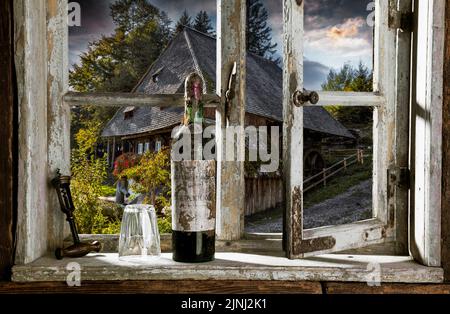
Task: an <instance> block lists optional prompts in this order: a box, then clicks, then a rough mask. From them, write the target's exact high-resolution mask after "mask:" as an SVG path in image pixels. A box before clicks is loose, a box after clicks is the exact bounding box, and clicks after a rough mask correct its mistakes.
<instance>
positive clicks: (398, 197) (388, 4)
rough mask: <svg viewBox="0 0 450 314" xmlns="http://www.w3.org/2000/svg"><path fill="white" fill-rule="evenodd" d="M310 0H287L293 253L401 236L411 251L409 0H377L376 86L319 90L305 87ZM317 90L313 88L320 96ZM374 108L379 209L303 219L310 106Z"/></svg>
mask: <svg viewBox="0 0 450 314" xmlns="http://www.w3.org/2000/svg"><path fill="white" fill-rule="evenodd" d="M304 5H305V4H304V1H301V0H300V1H299V0H284V36H285V37H284V75H283V76H284V84H283V88H284V92H283V93H284V175H285V182H286V219H285V226H284V228H285V240H286V242H285V247H286V251H287V256H288V257H289V258H292V259H295V258H302V257H307V256H311V255H316V254H319V253H327V252H339V251H343V250H348V249H357V248H363V247H365V246H368V245H372V244H380V243H385V242H393V241H395V247H396V253H397V254H399V255H408V254H409V253H408V233H407V232H408V231H407V226H408V186H407V181H408V180H403V179H406V178H407V176H408V170H407V168H408V139H409V90H410V64H411V62H410V60H411V32H410V31H409V29H407V28H408V25H407V23H404V22H405V21H408V18H407V16H408V15H407V13H408V12H412V1H410V0H378V1H375V31H374V87H373V90H374V92H372V93H366V92H361V93H360V92H356V93H354V92H352V93H347V92H318V96H319V100H318V102H317V103H316V104H314V105H313V104H312V103H311V100H313V101H312V102H316V101H317V99H311V97H310V96H311V95H309V94H308V92H306V91H304V89H303V78H304V77H303V55H304ZM403 13H404V14H403ZM313 96H314V95H313ZM329 105H341V106H359V107H362V106H364V107H367V106H369V107H372V108H373V111H374V116H373V121H374V123H373V125H374V126H373V140H374V143H373V151H374V156H373V192H372V193H373V215H372V217H373V218H371V219H367V220H364V221H358V222H354V223H349V224H345V225H339V226H325V227H320V228H315V229H305V228H304V226H303V214H304V206H303V180H304V174H303V172H304V171H303V147H304V140H305V139H304V134H303V126H304V121H303V117H304V116H303V112H304V110H305V106H322V107H323V106H329Z"/></svg>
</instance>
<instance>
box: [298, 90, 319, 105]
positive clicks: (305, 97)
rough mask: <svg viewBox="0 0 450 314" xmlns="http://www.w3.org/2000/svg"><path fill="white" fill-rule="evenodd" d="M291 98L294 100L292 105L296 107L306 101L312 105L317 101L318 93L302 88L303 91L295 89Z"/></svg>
mask: <svg viewBox="0 0 450 314" xmlns="http://www.w3.org/2000/svg"><path fill="white" fill-rule="evenodd" d="M292 98H293V100H294V105H295V106H297V107H301V106H303V105H304V104H306V103H308V102H309V103H311V104H313V105H315V104H317V103H318V102H319V94H318V93H317V92H314V91H308V90H306V89H303V91H299V90H298V91H295V93H294V95H293V96H292Z"/></svg>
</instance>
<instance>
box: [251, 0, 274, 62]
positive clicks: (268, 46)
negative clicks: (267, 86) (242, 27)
mask: <svg viewBox="0 0 450 314" xmlns="http://www.w3.org/2000/svg"><path fill="white" fill-rule="evenodd" d="M268 17H269V14H268V12H267V9H266V8H265V7H264V4H263V3H262V2H261V0H247V50H248V51H250V52H253V53H255V54H257V55H258V56H261V57H265V58H267V59H269V60H273V61H276V62H277V63H279V62H280V60H279V59H276V60H275V59H274V54H275V52H276V50H275V48H276V47H277V44H274V43H272V29H271V28H270V27H269V26H268V25H267V19H268Z"/></svg>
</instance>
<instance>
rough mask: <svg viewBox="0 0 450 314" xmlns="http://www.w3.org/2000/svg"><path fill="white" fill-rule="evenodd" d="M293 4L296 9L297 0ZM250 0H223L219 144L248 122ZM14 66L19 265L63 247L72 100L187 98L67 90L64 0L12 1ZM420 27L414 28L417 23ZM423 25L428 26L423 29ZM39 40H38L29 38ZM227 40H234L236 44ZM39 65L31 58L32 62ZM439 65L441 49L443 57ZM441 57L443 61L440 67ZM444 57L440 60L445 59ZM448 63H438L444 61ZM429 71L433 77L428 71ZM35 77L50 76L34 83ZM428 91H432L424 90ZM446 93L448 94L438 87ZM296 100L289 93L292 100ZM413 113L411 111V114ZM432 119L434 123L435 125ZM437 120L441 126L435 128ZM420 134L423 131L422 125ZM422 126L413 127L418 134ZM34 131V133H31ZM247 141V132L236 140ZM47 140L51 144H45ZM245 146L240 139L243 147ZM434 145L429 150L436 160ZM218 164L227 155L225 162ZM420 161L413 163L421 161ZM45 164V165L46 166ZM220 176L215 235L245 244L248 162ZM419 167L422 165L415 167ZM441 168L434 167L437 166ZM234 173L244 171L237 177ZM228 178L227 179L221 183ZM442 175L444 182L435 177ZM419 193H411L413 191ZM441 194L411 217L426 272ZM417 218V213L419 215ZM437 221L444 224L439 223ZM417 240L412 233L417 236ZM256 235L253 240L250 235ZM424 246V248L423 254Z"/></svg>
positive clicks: (435, 50)
mask: <svg viewBox="0 0 450 314" xmlns="http://www.w3.org/2000/svg"><path fill="white" fill-rule="evenodd" d="M285 1H291V2H292V3H293V4H294V3H296V2H298V1H296V0H285ZM243 4H245V0H218V21H221V23H219V24H218V29H217V36H218V37H217V38H218V49H217V51H218V58H217V60H218V62H217V73H220V75H218V79H217V87H216V90H217V91H219V94H220V95H206V101H207V103H208V104H212V105H213V106H215V107H216V123H217V133H216V134H217V136H218V137H217V138H218V141H221V140H223V136H222V134H223V130H224V128H225V127H226V126H233V125H244V117H245V103H244V102H245V89H246V88H245V87H246V86H245V55H246V51H245V50H246V49H245V32H244V28H243V27H245V26H244V25H245V18H246V14H245V13H246V12H245V6H244V5H243ZM444 8H445V2H444V1H443V0H434V1H430V2H429V7H428V12H429V14H428V15H427V17H428V19H427V23H426V26H424V32H423V36H425V37H426V38H427V39H428V41H427V42H428V43H429V45H428V46H427V48H426V49H425V51H426V52H427V53H426V54H425V57H424V60H425V66H426V70H425V71H423V72H420V73H423V75H424V76H423V77H424V80H425V81H426V82H427V84H428V85H427V86H428V88H429V89H426V90H425V91H422V90H421V91H418V93H417V94H419V92H420V93H425V94H427V95H428V98H426V99H425V100H424V104H422V105H425V107H426V108H427V109H428V110H429V113H430V114H429V115H427V116H426V117H425V120H426V121H427V122H429V124H430V125H427V126H426V127H427V130H429V131H430V132H429V133H427V134H428V135H427V136H428V137H427V139H430V138H434V137H433V135H437V134H440V132H441V130H442V123H441V124H439V120H438V115H439V110H442V102H439V88H438V86H436V85H435V84H434V83H433V76H434V75H436V73H438V72H439V71H441V72H442V68H441V69H439V67H438V65H439V64H435V63H433V62H432V61H434V60H435V58H437V59H439V58H440V57H441V51H440V49H439V47H440V45H442V43H443V37H444V36H443V28H444V27H443V21H444V18H443V17H441V15H443V12H445V10H444ZM14 16H15V36H16V38H15V39H16V44H17V46H16V69H17V72H18V82H19V84H18V85H19V90H18V99H20V102H19V108H20V111H21V116H20V126H19V162H18V167H19V183H18V186H19V191H18V194H19V195H18V199H19V202H18V227H17V250H16V264H19V265H20V264H26V263H30V262H32V261H35V260H36V259H38V258H39V257H41V256H44V255H46V254H47V252H48V251H49V250H53V249H54V248H56V247H58V246H61V245H62V243H63V240H64V237H65V235H67V228H66V227H65V221H64V217H63V215H62V213H60V212H59V211H57V210H53V209H54V208H57V207H58V203H57V199H56V197H55V195H54V193H53V191H52V189H51V186H50V184H49V178H50V177H51V176H52V175H53V174H54V173H55V171H56V169H61V171H62V172H66V173H67V172H68V171H69V170H70V164H69V163H70V144H69V138H68V136H67V134H68V133H69V130H70V119H69V117H70V108H69V106H68V104H77V105H81V104H87V103H91V104H92V103H95V105H98V106H120V105H133V106H143V105H146V106H148V105H150V106H159V107H161V106H164V104H167V105H169V104H171V105H173V104H175V105H176V106H183V103H184V95H157V96H149V95H142V94H78V93H71V92H68V73H67V69H68V53H67V49H68V45H67V39H68V32H67V27H66V26H67V24H66V16H67V1H63V0H21V1H15V2H14ZM417 24H418V23H416V25H417ZM421 25H424V24H421ZM31 39H33V40H31ZM230 43H233V45H231V44H230ZM416 57H418V60H417V61H416V63H415V64H416V65H417V66H418V67H419V65H421V66H424V65H423V64H422V63H421V61H423V59H420V58H422V57H423V56H422V55H419V56H416ZM31 60H33V62H32V61H31ZM442 60H443V53H442ZM442 60H441V61H442ZM441 61H440V62H441ZM235 63H236V65H237V73H238V76H237V79H236V82H235V90H236V91H237V93H236V97H235V98H234V99H233V100H232V102H231V104H229V108H228V109H229V110H227V112H225V104H224V99H225V97H224V95H225V92H226V87H225V86H226V85H227V82H228V79H229V75H230V72H231V70H232V68H233V66H234V64H235ZM441 64H442V63H441ZM431 73H432V74H433V75H431ZM36 77H40V78H44V79H42V80H36ZM427 92H428V93H427ZM440 92H441V93H442V91H440ZM289 97H290V95H289ZM414 112H416V111H415V110H413V113H414ZM432 118H433V119H432ZM436 121H437V122H436ZM419 129H420V126H419ZM419 129H418V128H416V131H419ZM31 130H33V132H32V131H31ZM240 136H242V138H243V136H244V134H240ZM44 138H45V139H46V140H45V141H44V140H43V139H44ZM242 143H244V141H242ZM439 145H440V144H439V141H437V142H435V141H433V143H431V142H429V141H424V142H423V143H422V146H420V147H424V148H425V149H424V150H420V151H419V150H416V154H419V153H421V152H422V153H423V154H424V155H425V162H426V164H425V165H422V167H421V168H420V169H421V170H423V171H424V173H425V176H426V178H427V180H426V184H427V188H428V189H429V188H430V187H431V186H440V180H441V178H438V174H437V173H436V172H433V171H432V170H431V168H432V167H431V166H430V165H431V163H438V161H439V160H440V158H441V154H440V152H439V150H438V152H437V153H436V150H434V149H435V148H439ZM220 147H221V145H219V147H218V148H219V149H218V150H217V152H218V159H219V161H222V160H223V157H224V152H223V151H222V150H221V149H220ZM431 148H433V153H434V154H431ZM221 158H222V159H221ZM416 160H417V159H416ZM42 165H46V166H45V167H42ZM221 165H222V166H221V167H220V169H219V171H218V174H219V178H218V186H219V187H220V189H219V191H218V204H217V205H218V206H217V211H218V213H217V235H218V237H219V239H220V240H224V241H232V240H240V239H242V237H243V235H244V233H243V230H244V229H243V227H244V225H243V222H244V220H243V208H244V195H243V193H241V191H242V190H243V187H244V175H243V174H244V167H243V163H242V162H229V161H227V162H222V163H221ZM417 168H418V165H417V164H416V171H417ZM433 169H435V168H433ZM236 174H238V175H236ZM223 178H225V179H223ZM438 179H439V180H438ZM412 194H413V193H412ZM438 200H440V195H438V193H431V194H426V195H424V197H423V198H422V199H421V201H422V204H423V206H422V205H421V206H420V210H421V211H422V212H424V213H425V214H426V215H427V217H428V219H423V220H418V219H416V220H415V221H414V223H415V229H414V230H417V228H422V229H423V230H429V231H428V233H427V235H426V236H420V237H419V238H414V239H413V240H414V243H415V245H416V246H417V247H418V250H416V253H415V252H414V250H412V254H413V256H414V258H416V259H417V260H419V261H420V262H422V263H423V264H424V265H428V266H440V256H439V253H438V251H437V249H436V248H435V242H434V240H433V239H431V238H432V237H436V238H439V234H440V232H439V231H440V230H436V228H437V225H436V224H434V222H435V220H436V219H437V218H438V217H439V218H440V204H438ZM417 211H418V208H417V206H416V207H415V208H412V209H411V216H414V217H415V216H416V215H417ZM418 218H420V217H418ZM438 225H440V223H439V224H438ZM412 235H413V236H415V235H416V234H412ZM252 239H253V238H252ZM421 248H423V249H421Z"/></svg>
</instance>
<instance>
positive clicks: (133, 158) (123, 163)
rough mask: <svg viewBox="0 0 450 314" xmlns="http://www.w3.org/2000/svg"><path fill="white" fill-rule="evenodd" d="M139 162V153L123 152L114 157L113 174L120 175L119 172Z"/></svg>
mask: <svg viewBox="0 0 450 314" xmlns="http://www.w3.org/2000/svg"><path fill="white" fill-rule="evenodd" d="M138 163H139V155H137V154H134V153H125V154H122V155H120V156H119V157H117V158H116V160H115V162H114V171H113V175H114V176H116V177H120V176H121V174H122V173H123V172H124V171H125V170H127V169H129V168H132V167H134V166H136V165H137V164H138Z"/></svg>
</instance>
